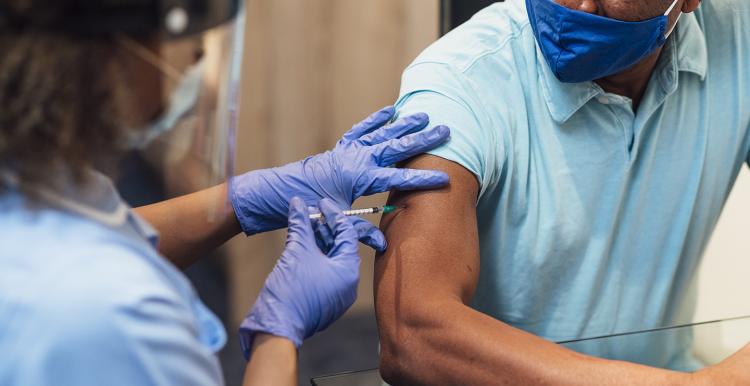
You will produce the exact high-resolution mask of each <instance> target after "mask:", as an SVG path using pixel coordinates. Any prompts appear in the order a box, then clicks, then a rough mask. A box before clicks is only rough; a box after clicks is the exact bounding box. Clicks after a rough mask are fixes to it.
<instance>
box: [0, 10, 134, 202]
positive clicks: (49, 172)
mask: <svg viewBox="0 0 750 386" xmlns="http://www.w3.org/2000/svg"><path fill="white" fill-rule="evenodd" d="M66 2H67V1H66V0H56V1H49V0H3V4H0V19H2V17H3V16H6V20H7V17H8V16H10V17H11V19H23V18H27V17H31V16H33V17H42V18H44V17H46V16H47V15H53V14H54V12H56V11H59V10H60V8H61V7H64V6H65V4H66ZM3 14H4V15H3ZM115 55H116V44H115V42H114V38H113V37H99V38H91V37H87V38H82V37H76V36H69V35H66V34H64V33H56V32H55V31H50V30H43V29H36V28H34V27H20V28H19V27H15V26H13V25H11V24H9V23H5V24H3V23H2V20H0V176H3V175H5V176H8V175H10V176H12V177H13V178H10V179H9V178H0V194H3V193H5V192H7V191H8V190H9V189H11V188H13V187H15V188H17V189H20V190H21V192H22V193H23V194H24V195H26V196H29V197H34V196H35V195H34V194H33V191H34V187H38V186H49V185H50V183H51V181H53V180H54V178H55V175H54V174H56V173H57V172H59V171H60V170H61V168H63V169H64V170H66V172H68V173H71V174H72V175H73V176H74V177H75V178H76V181H77V182H78V183H81V184H82V183H85V177H84V176H85V174H86V173H85V171H86V170H87V169H88V168H95V169H99V170H102V171H105V172H111V171H112V170H114V168H113V165H114V164H115V162H116V160H117V158H118V155H119V154H120V151H119V147H120V145H119V144H120V142H121V137H122V135H123V130H122V128H121V127H120V125H118V124H117V122H118V120H117V119H116V117H117V111H116V109H115V103H114V101H115V100H116V95H115V90H116V89H117V87H116V86H117V85H116V84H115V83H117V82H118V80H117V76H116V73H117V71H115V70H113V68H112V67H113V66H112V62H113V58H114V57H115ZM11 180H14V181H13V182H11ZM11 185H12V186H11Z"/></svg>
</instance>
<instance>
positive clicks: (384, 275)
mask: <svg viewBox="0 0 750 386" xmlns="http://www.w3.org/2000/svg"><path fill="white" fill-rule="evenodd" d="M406 166H407V167H410V168H418V169H437V170H442V171H445V172H446V173H448V175H449V176H450V184H449V185H448V186H446V187H445V188H442V189H439V190H432V191H423V192H401V193H394V194H393V195H392V196H391V198H390V202H391V204H392V205H399V206H404V207H405V209H404V210H401V211H399V212H396V213H395V214H392V215H389V216H385V217H384V218H383V220H382V223H381V226H382V228H383V231H384V233H385V236H386V238H387V240H388V244H389V246H388V249H387V250H386V252H385V253H384V254H383V255H382V256H379V257H378V258H377V259H376V262H375V296H376V309H377V315H378V324H379V327H380V330H381V339H382V340H383V343H384V344H385V345H387V344H388V342H389V341H393V340H395V339H399V338H397V335H399V334H398V332H397V330H398V329H399V326H401V325H405V326H406V327H408V326H409V324H423V323H439V320H440V317H441V316H443V315H441V314H440V308H439V304H440V303H442V302H444V301H452V302H462V303H464V304H466V303H468V302H469V301H470V300H471V297H472V296H473V294H474V290H475V288H476V283H477V280H478V274H479V241H478V236H477V222H476V208H475V202H476V197H477V194H478V190H479V184H478V182H477V179H476V178H475V176H474V175H473V174H472V173H471V172H469V171H468V170H467V169H465V168H464V167H462V166H460V165H458V164H456V163H454V162H451V161H448V160H445V159H442V158H439V157H435V156H431V155H425V156H422V157H419V158H416V159H414V160H412V161H411V162H410V163H409V164H408V165H406ZM435 307H438V308H435Z"/></svg>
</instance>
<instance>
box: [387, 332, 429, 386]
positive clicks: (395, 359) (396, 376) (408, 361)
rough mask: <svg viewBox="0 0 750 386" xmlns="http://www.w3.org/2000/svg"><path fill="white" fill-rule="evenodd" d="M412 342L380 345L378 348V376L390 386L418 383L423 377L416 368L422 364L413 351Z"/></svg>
mask: <svg viewBox="0 0 750 386" xmlns="http://www.w3.org/2000/svg"><path fill="white" fill-rule="evenodd" d="M412 345H413V343H409V344H403V343H395V344H391V345H382V346H381V350H380V376H381V377H382V378H383V380H384V381H385V382H387V383H388V384H389V385H392V386H399V385H413V384H418V383H419V382H418V380H419V379H423V378H422V377H421V374H420V373H419V371H418V369H420V368H421V367H422V366H423V365H422V364H421V363H420V359H419V358H418V357H416V356H415V355H414V354H413V352H414V351H415V348H414V347H412Z"/></svg>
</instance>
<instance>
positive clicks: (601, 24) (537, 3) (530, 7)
mask: <svg viewBox="0 0 750 386" xmlns="http://www.w3.org/2000/svg"><path fill="white" fill-rule="evenodd" d="M677 1H678V0H674V2H673V3H672V5H671V6H670V7H669V9H667V11H666V12H665V13H664V15H662V16H659V17H655V18H653V19H649V20H645V21H641V22H626V21H621V20H616V19H610V18H607V17H602V16H598V15H593V14H590V13H586V12H581V11H576V10H572V9H569V8H566V7H564V6H562V5H559V4H557V3H555V1H554V0H526V10H527V12H528V14H529V20H530V22H531V27H532V29H533V30H534V36H535V37H536V41H537V43H538V44H539V48H540V49H541V51H542V54H543V55H544V58H545V59H546V60H547V63H548V64H549V66H550V68H551V69H552V72H553V73H554V74H555V76H556V77H557V78H558V79H559V80H560V81H562V82H566V83H578V82H586V81H591V80H595V79H601V78H604V77H606V76H609V75H613V74H616V73H618V72H621V71H623V70H625V69H627V68H629V67H631V66H633V65H634V64H636V63H638V62H640V61H641V60H643V59H644V58H646V57H647V56H648V55H650V54H652V53H653V52H654V51H656V50H657V49H658V48H659V47H661V46H663V45H664V43H665V42H666V40H667V37H669V35H670V34H671V33H672V30H673V29H674V27H673V28H672V29H670V30H669V31H667V26H668V24H669V14H670V13H671V12H672V10H673V9H674V7H675V6H676V5H677Z"/></svg>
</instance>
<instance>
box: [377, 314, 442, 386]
mask: <svg viewBox="0 0 750 386" xmlns="http://www.w3.org/2000/svg"><path fill="white" fill-rule="evenodd" d="M444 327H445V326H444V325H443V323H441V321H439V320H436V318H434V317H425V315H414V314H411V315H402V317H401V319H400V320H399V321H396V322H395V324H393V325H390V326H388V327H387V328H384V329H383V328H381V346H380V375H381V377H382V378H383V380H384V381H386V382H387V383H388V384H390V385H393V386H398V385H421V384H430V383H431V382H430V379H432V378H433V377H434V376H435V375H436V374H437V373H439V369H437V368H436V363H437V362H438V358H434V357H432V356H433V355H435V354H436V353H439V352H442V351H441V350H440V347H441V346H443V342H442V338H441V337H443V336H444V334H445V333H446V331H445V330H444Z"/></svg>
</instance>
